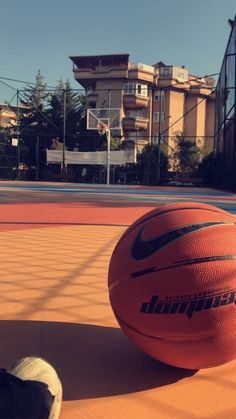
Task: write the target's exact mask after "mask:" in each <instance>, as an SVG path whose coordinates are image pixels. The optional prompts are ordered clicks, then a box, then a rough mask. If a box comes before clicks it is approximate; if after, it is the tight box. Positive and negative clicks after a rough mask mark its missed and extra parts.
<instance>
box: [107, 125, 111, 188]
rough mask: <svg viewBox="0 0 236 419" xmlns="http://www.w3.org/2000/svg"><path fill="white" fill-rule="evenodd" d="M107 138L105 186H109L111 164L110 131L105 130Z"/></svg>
mask: <svg viewBox="0 0 236 419" xmlns="http://www.w3.org/2000/svg"><path fill="white" fill-rule="evenodd" d="M106 137H107V185H109V184H110V163H111V131H110V129H109V128H107V129H106Z"/></svg>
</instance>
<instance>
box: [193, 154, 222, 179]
mask: <svg viewBox="0 0 236 419" xmlns="http://www.w3.org/2000/svg"><path fill="white" fill-rule="evenodd" d="M199 174H200V176H202V179H203V184H204V185H206V186H214V187H222V186H224V187H225V185H224V178H225V161H224V156H223V154H222V153H218V154H216V155H214V153H211V154H209V155H208V156H206V157H204V158H203V160H202V162H201V164H200V166H199Z"/></svg>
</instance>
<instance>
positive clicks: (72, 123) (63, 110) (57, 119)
mask: <svg viewBox="0 0 236 419" xmlns="http://www.w3.org/2000/svg"><path fill="white" fill-rule="evenodd" d="M48 105H49V109H48V111H47V116H48V118H49V119H50V121H51V122H52V123H53V124H54V126H56V127H57V136H58V137H59V138H60V139H61V142H63V137H64V133H65V143H66V147H67V148H69V149H72V150H73V148H74V147H75V146H76V145H77V144H76V143H77V142H78V135H79V132H80V123H81V120H82V118H83V116H84V113H85V110H84V107H83V104H82V101H81V95H79V93H78V92H73V90H72V89H71V86H70V82H69V81H68V80H67V81H66V83H64V82H63V81H62V80H59V82H58V85H57V88H56V90H55V91H54V92H53V93H51V94H50V96H49V100H48ZM48 132H49V134H51V135H55V129H53V126H52V124H51V127H50V126H48Z"/></svg>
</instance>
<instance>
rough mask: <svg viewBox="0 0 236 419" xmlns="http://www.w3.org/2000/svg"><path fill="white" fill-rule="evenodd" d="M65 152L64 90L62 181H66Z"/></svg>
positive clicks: (64, 101) (64, 100) (64, 98)
mask: <svg viewBox="0 0 236 419" xmlns="http://www.w3.org/2000/svg"><path fill="white" fill-rule="evenodd" d="M65 150H66V89H65V90H64V95H63V148H62V181H63V182H65V180H66V163H65Z"/></svg>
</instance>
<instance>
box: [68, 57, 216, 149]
mask: <svg viewBox="0 0 236 419" xmlns="http://www.w3.org/2000/svg"><path fill="white" fill-rule="evenodd" d="M70 59H71V60H72V62H73V72H74V78H75V79H76V80H77V81H78V83H79V84H80V85H81V86H82V87H83V88H84V89H85V95H86V98H87V104H88V108H104V109H105V108H119V109H120V114H121V128H120V130H114V132H113V135H114V136H119V137H120V138H121V139H122V141H125V143H126V142H127V144H130V141H132V142H133V144H134V145H135V147H136V148H137V150H142V148H143V147H144V146H145V145H146V144H159V142H160V145H161V147H165V149H166V151H167V153H168V155H169V156H171V154H173V150H175V148H176V141H177V137H178V135H180V134H181V135H184V136H185V137H187V138H189V139H191V140H193V141H195V142H196V144H197V145H198V146H199V147H203V146H204V145H206V144H207V147H208V149H209V150H212V147H213V135H214V105H215V96H214V92H213V90H214V79H213V78H211V77H204V78H199V77H197V76H194V75H192V74H190V73H189V71H188V69H187V68H185V67H184V66H180V67H178V66H175V65H166V64H164V63H163V62H161V61H160V62H158V63H156V64H154V65H147V64H140V63H139V64H134V63H132V62H130V56H129V54H112V55H95V56H73V57H70ZM127 140H129V141H127Z"/></svg>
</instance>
